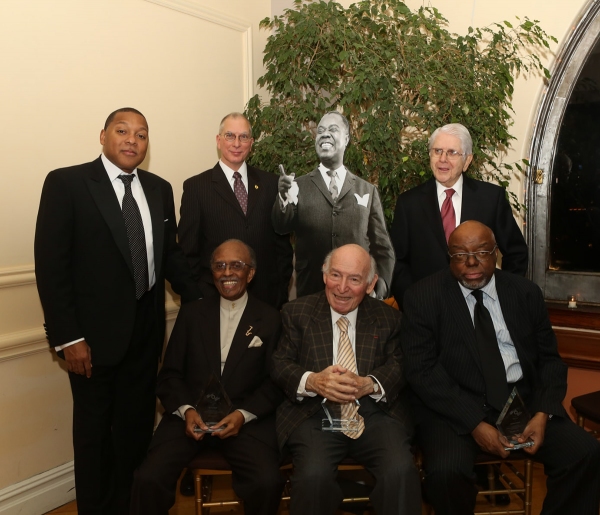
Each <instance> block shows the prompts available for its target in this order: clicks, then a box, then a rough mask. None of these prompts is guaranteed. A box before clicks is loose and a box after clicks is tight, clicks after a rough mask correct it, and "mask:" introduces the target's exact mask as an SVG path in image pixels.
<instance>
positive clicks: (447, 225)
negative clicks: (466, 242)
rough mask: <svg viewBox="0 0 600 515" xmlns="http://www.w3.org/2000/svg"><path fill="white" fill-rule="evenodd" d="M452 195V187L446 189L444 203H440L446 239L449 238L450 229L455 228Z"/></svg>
mask: <svg viewBox="0 0 600 515" xmlns="http://www.w3.org/2000/svg"><path fill="white" fill-rule="evenodd" d="M452 195H454V190H453V189H452V188H450V189H447V190H446V200H444V203H443V204H442V211H441V214H442V225H443V226H444V234H445V235H446V241H448V238H450V235H451V234H452V231H453V230H454V229H456V214H455V213H454V204H452Z"/></svg>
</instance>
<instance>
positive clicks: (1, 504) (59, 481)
mask: <svg viewBox="0 0 600 515" xmlns="http://www.w3.org/2000/svg"><path fill="white" fill-rule="evenodd" d="M73 499H75V473H74V471H73V462H72V461H71V462H69V463H65V464H64V465H61V466H60V467H56V468H54V469H52V470H48V471H47V472H43V473H42V474H38V475H37V476H33V477H30V478H29V479H26V480H25V481H21V482H20V483H17V484H16V485H11V486H9V487H7V488H4V489H3V490H0V513H1V514H2V515H23V514H27V515H42V514H43V513H47V512H49V511H51V510H53V509H55V508H58V507H59V506H62V505H63V504H66V503H68V502H71V501H72V500H73Z"/></svg>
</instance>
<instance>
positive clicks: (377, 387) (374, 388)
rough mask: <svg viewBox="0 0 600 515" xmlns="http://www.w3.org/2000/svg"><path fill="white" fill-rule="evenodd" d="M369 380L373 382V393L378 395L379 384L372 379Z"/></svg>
mask: <svg viewBox="0 0 600 515" xmlns="http://www.w3.org/2000/svg"><path fill="white" fill-rule="evenodd" d="M371 380H372V381H373V393H379V383H378V382H377V381H375V379H373V378H371Z"/></svg>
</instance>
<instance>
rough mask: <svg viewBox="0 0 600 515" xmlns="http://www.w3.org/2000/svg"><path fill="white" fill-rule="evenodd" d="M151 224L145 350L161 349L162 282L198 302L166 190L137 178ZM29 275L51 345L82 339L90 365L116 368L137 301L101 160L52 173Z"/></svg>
mask: <svg viewBox="0 0 600 515" xmlns="http://www.w3.org/2000/svg"><path fill="white" fill-rule="evenodd" d="M137 173H138V177H139V180H140V183H141V185H142V188H143V190H144V195H145V196H146V200H147V201H148V207H149V208H150V215H151V218H152V234H153V239H154V266H155V271H156V285H155V291H156V295H155V299H156V305H155V314H156V321H155V322H154V321H148V323H155V325H156V330H155V331H154V333H153V338H152V340H153V341H151V342H149V345H154V346H156V353H157V356H158V354H159V352H160V350H161V349H162V344H163V338H164V327H165V291H164V280H165V278H166V279H167V280H168V281H169V282H170V283H171V285H172V286H173V289H174V290H175V291H176V292H177V293H179V294H180V295H181V296H182V299H183V300H184V301H185V300H192V299H194V298H198V297H199V291H198V289H197V287H196V285H195V283H194V281H193V279H192V276H191V271H190V269H189V266H188V264H187V262H186V260H185V257H184V255H183V253H182V252H181V249H180V248H179V246H178V245H177V242H176V221H175V210H174V204H173V191H172V189H171V185H170V184H169V183H168V182H167V181H165V180H164V179H161V178H160V177H158V176H156V175H154V174H151V173H149V172H146V171H144V170H139V169H138V171H137ZM35 272H36V279H37V286H38V291H39V294H40V299H41V302H42V307H43V309H44V317H45V322H46V324H45V325H46V331H47V335H48V340H49V342H50V345H51V346H57V345H62V344H64V343H68V342H70V341H73V340H76V339H78V338H85V340H86V342H87V343H88V344H89V345H90V347H91V348H92V363H93V364H95V365H114V364H116V363H118V362H119V361H120V359H121V358H122V357H123V355H124V354H125V352H126V350H127V348H128V345H129V342H130V339H131V335H132V331H133V326H134V322H135V313H136V306H137V301H136V298H135V282H134V279H133V265H132V262H131V254H130V250H129V242H128V239H127V232H126V228H125V223H124V221H123V215H122V212H121V207H120V205H119V201H118V199H117V196H116V195H115V191H114V189H113V187H112V185H111V183H110V179H109V176H108V174H107V173H106V170H105V169H104V166H103V165H102V161H101V159H100V158H98V159H96V160H95V161H93V162H91V163H86V164H82V165H78V166H73V167H70V168H62V169H59V170H54V171H53V172H50V173H49V174H48V176H47V177H46V181H45V183H44V187H43V190H42V197H41V201H40V208H39V212H38V218H37V225H36V233H35Z"/></svg>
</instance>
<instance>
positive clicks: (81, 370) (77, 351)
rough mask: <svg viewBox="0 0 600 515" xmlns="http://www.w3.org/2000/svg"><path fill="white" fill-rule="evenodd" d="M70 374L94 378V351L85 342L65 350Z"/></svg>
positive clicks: (82, 341)
mask: <svg viewBox="0 0 600 515" xmlns="http://www.w3.org/2000/svg"><path fill="white" fill-rule="evenodd" d="M63 353H64V355H65V361H66V362H67V368H68V369H69V372H73V373H74V374H79V375H82V376H83V375H85V376H86V377H87V378H90V377H92V349H91V348H90V346H89V345H88V344H87V342H86V341H85V340H81V341H80V342H77V343H74V344H73V345H69V346H68V347H65V348H64V349H63Z"/></svg>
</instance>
